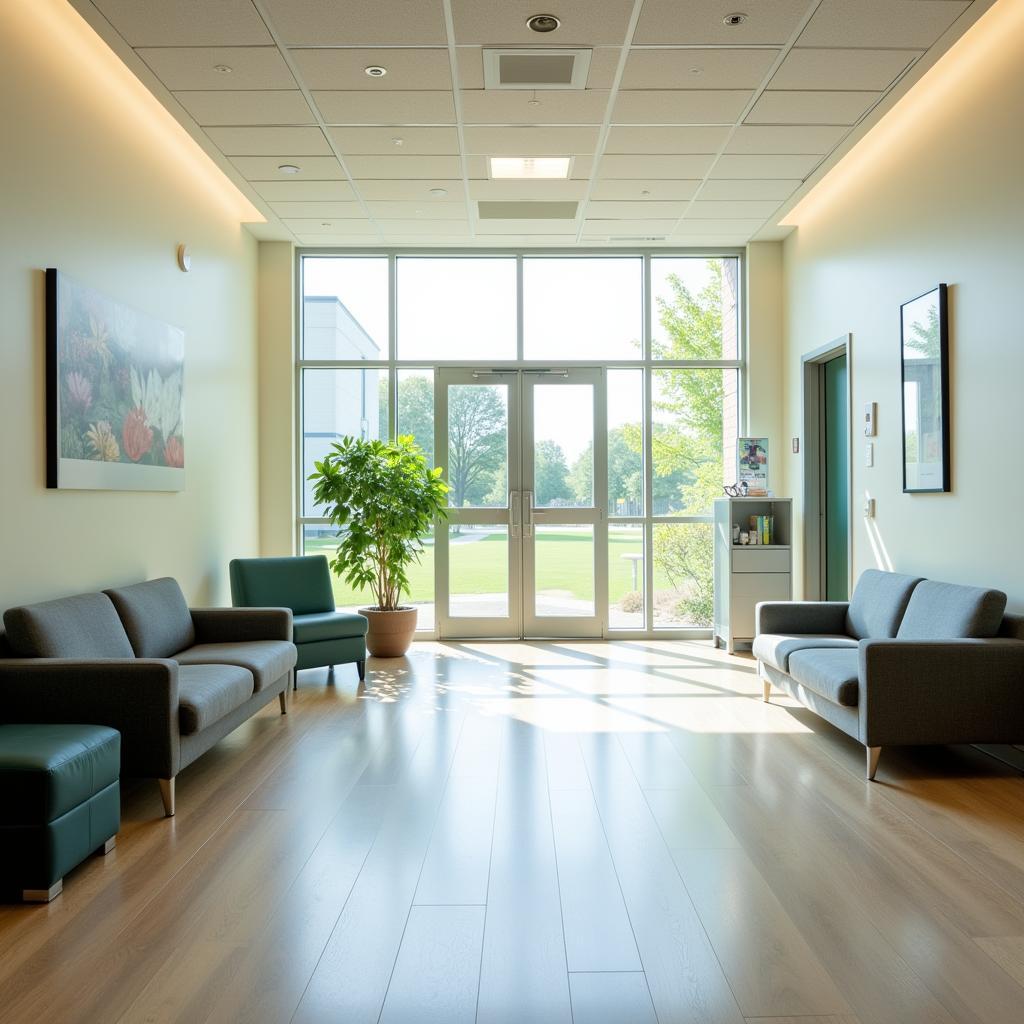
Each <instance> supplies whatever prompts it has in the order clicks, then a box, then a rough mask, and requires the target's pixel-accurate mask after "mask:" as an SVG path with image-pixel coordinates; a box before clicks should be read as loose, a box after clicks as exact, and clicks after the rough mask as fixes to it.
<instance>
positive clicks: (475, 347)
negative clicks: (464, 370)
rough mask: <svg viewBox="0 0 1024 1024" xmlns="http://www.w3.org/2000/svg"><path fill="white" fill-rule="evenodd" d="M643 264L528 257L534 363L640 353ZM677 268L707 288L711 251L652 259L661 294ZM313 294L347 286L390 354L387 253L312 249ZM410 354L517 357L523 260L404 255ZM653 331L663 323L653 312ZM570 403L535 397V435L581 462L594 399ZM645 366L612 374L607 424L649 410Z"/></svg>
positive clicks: (473, 360)
mask: <svg viewBox="0 0 1024 1024" xmlns="http://www.w3.org/2000/svg"><path fill="white" fill-rule="evenodd" d="M642 272H643V264H642V260H640V259H639V258H638V257H618V256H611V257H592V258H586V257H569V258H565V257H531V256H528V257H526V258H525V259H524V261H523V344H524V355H525V357H526V358H527V359H531V360H537V359H540V360H544V359H551V360H552V362H553V363H555V364H557V361H558V360H559V359H593V360H594V361H595V362H596V363H600V362H607V361H612V360H615V359H636V358H638V356H639V355H640V350H639V345H638V342H639V339H640V338H641V336H642V333H643V319H642V313H643V284H642ZM672 273H674V274H678V275H679V276H680V277H681V278H682V279H683V281H684V282H685V283H686V284H687V286H688V287H689V288H690V289H691V290H693V291H698V290H700V289H701V288H702V287H703V286H704V285H705V284H706V283H707V281H708V279H709V277H710V272H709V269H708V264H707V262H706V261H705V260H703V259H693V258H671V257H664V258H657V257H656V258H654V259H652V260H651V289H652V300H653V299H656V298H657V296H659V295H667V294H668V293H669V287H668V284H667V282H666V278H667V276H668V275H669V274H672ZM303 274H304V278H305V281H304V286H305V293H306V294H307V295H337V296H338V298H340V299H341V301H342V302H343V303H344V304H345V306H346V307H347V308H348V310H349V312H351V313H352V315H353V316H354V317H355V318H356V319H357V320H358V321H359V322H360V323H361V324H362V326H363V328H364V329H365V330H366V332H367V333H368V334H369V335H370V337H371V338H373V339H374V341H375V342H376V343H377V345H378V347H379V348H380V352H381V358H382V359H387V352H388V261H387V259H386V258H384V257H310V258H307V259H305V260H304V263H303ZM397 291H398V295H397V298H398V356H399V358H400V359H422V360H423V361H424V362H433V361H435V360H438V361H441V360H452V359H455V360H463V359H464V360H465V361H466V362H467V364H481V363H482V364H484V365H486V363H487V361H488V360H499V359H502V360H504V359H515V358H516V267H515V259H514V258H502V257H447V258H445V257H414V256H413V257H399V258H398V278H397ZM653 334H654V336H655V338H658V337H659V336H660V334H661V331H660V325H659V324H658V323H657V320H656V319H655V321H654V324H653ZM559 396H560V401H558V402H543V401H538V402H537V404H536V424H535V434H536V437H537V438H538V439H539V438H542V437H544V438H550V439H552V440H556V441H558V443H559V444H560V445H561V446H562V449H563V451H564V452H565V453H566V458H567V460H568V462H569V464H570V465H571V464H572V462H573V461H574V459H575V458H576V457H577V456H578V455H579V453H580V452H581V451H583V449H584V448H585V447H586V446H587V444H589V443H590V441H591V440H592V433H593V431H592V414H591V413H590V411H589V410H590V405H589V402H590V400H591V399H590V397H589V395H587V394H586V393H585V392H583V391H582V390H578V389H576V388H569V387H561V388H560V389H559ZM642 408H643V407H642V391H641V375H640V372H639V371H611V372H610V373H609V380H608V425H609V427H610V428H611V427H615V426H619V425H621V424H623V423H635V422H637V421H638V420H639V419H640V418H641V416H642Z"/></svg>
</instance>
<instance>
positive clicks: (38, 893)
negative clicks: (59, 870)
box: [21, 878, 64, 903]
mask: <svg viewBox="0 0 1024 1024" xmlns="http://www.w3.org/2000/svg"><path fill="white" fill-rule="evenodd" d="M63 891H64V879H63V878H58V879H57V881H56V882H54V883H53V885H51V886H50V888H49V889H22V890H21V898H22V899H23V900H24V901H25V902H26V903H49V902H50V900H54V899H56V898H57V897H58V896H59V895H60V894H61V893H62V892H63Z"/></svg>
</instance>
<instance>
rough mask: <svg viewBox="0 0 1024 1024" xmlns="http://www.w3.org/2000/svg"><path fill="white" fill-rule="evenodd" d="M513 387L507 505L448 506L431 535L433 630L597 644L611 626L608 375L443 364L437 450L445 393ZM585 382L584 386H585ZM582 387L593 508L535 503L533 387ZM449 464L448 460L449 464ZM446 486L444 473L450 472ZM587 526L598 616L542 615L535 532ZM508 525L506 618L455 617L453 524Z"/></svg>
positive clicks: (442, 442)
mask: <svg viewBox="0 0 1024 1024" xmlns="http://www.w3.org/2000/svg"><path fill="white" fill-rule="evenodd" d="M488 378H489V379H490V382H491V383H495V384H504V385H505V386H507V388H508V407H507V420H506V423H507V431H508V467H507V495H508V497H507V501H506V504H505V505H500V506H492V507H479V508H472V507H466V508H450V509H449V510H448V512H449V518H448V519H447V520H439V521H438V522H437V524H436V526H435V532H434V552H435V558H434V607H435V632H436V635H437V636H438V637H439V638H441V639H520V638H524V639H552V640H553V639H576V640H583V639H600V638H602V637H604V636H605V635H606V633H607V624H608V511H607V500H608V499H607V494H608V477H607V441H608V435H607V422H608V417H607V394H606V386H607V372H606V368H605V367H603V366H600V365H597V366H580V365H570V366H567V367H562V366H559V367H558V368H553V367H539V366H527V367H516V368H512V367H508V368H506V367H496V368H493V369H485V368H481V367H476V366H465V365H460V366H444V367H440V366H439V367H436V368H435V376H434V411H435V415H434V450H435V452H442V451H444V450H445V447H446V444H447V437H448V388H449V387H450V386H451V385H453V384H454V385H460V384H461V385H475V384H483V383H487V382H488ZM581 378H582V380H581ZM574 383H575V384H578V383H585V384H589V385H590V386H591V387H592V388H593V446H592V451H593V457H594V472H593V478H592V479H593V488H594V494H593V498H594V504H593V506H591V507H588V508H584V509H574V508H537V507H536V506H535V505H534V501H533V499H534V495H535V479H534V471H535V468H536V463H535V446H534V442H535V438H534V423H533V408H534V387H535V386H537V385H541V386H546V385H551V386H559V385H571V384H574ZM446 464H447V460H446ZM445 479H446V480H447V469H446V470H445ZM577 521H581V522H582V523H589V524H590V525H591V528H592V530H593V542H594V561H593V566H594V612H593V614H592V615H585V616H579V617H576V616H541V615H538V614H537V609H536V544H535V541H534V538H535V536H536V527H537V526H539V525H541V524H543V523H549V524H551V525H556V524H559V523H562V524H573V523H575V522H577ZM457 523H464V524H466V525H482V526H487V525H490V526H506V527H507V530H508V602H509V603H508V614H507V615H496V616H493V617H491V616H453V615H452V614H451V605H450V598H451V593H450V584H451V578H450V562H449V547H450V544H449V534H448V528H449V526H450V525H453V524H457Z"/></svg>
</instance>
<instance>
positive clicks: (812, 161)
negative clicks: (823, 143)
mask: <svg viewBox="0 0 1024 1024" xmlns="http://www.w3.org/2000/svg"><path fill="white" fill-rule="evenodd" d="M820 162H821V157H820V156H815V155H813V154H812V155H810V156H807V155H802V154H795V155H792V156H784V155H781V154H778V153H772V154H768V155H763V154H758V155H753V154H749V155H748V154H733V153H726V154H724V155H723V156H720V157H719V158H718V162H717V163H716V164H715V166H714V168H713V169H712V171H711V177H712V178H804V177H806V176H807V175H808V174H810V173H811V171H812V170H814V168H815V167H816V166H817V165H818V164H819V163H820Z"/></svg>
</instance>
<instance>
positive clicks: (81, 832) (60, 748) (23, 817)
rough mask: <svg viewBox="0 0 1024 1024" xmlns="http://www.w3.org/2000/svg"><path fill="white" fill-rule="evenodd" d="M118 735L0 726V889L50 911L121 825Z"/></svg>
mask: <svg viewBox="0 0 1024 1024" xmlns="http://www.w3.org/2000/svg"><path fill="white" fill-rule="evenodd" d="M120 770H121V734H120V733H119V732H117V731H116V730H114V729H108V728H107V727H106V726H104V725H0V884H2V885H3V887H4V888H5V889H20V890H21V894H22V899H24V900H26V901H29V902H44V903H48V902H49V901H50V900H52V899H53V898H54V897H55V896H57V895H59V893H60V891H61V889H62V888H63V884H64V875H65V874H66V873H67V872H68V871H70V870H71V869H72V868H73V867H75V865H77V864H80V863H81V862H82V861H83V860H85V858H86V857H88V856H89V855H90V854H91V853H94V852H95V851H97V850H102V851H103V852H104V853H109V852H110V851H111V850H112V849H113V848H114V841H115V840H114V837H115V836H116V835H117V830H118V828H119V827H120V824H121V792H120V784H119V782H118V777H119V774H120Z"/></svg>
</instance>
